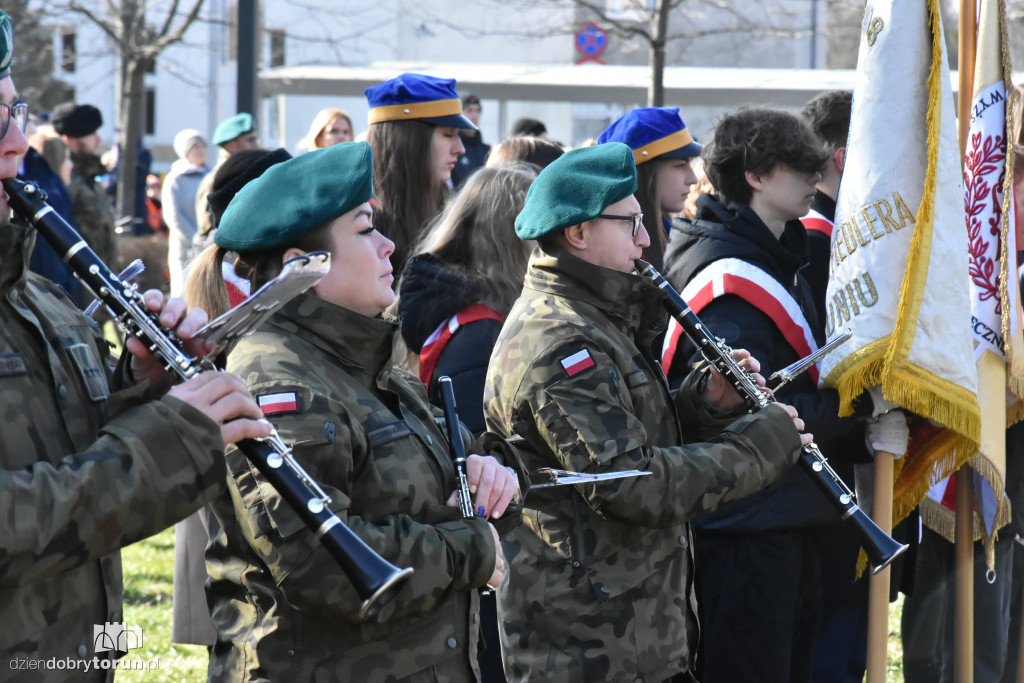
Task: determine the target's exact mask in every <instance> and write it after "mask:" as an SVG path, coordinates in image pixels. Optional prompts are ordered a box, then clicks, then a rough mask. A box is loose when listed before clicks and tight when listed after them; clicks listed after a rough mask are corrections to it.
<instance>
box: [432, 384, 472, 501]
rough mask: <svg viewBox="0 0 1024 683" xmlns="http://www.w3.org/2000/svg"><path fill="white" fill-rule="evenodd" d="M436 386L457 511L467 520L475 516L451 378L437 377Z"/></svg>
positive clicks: (464, 445) (464, 447)
mask: <svg viewBox="0 0 1024 683" xmlns="http://www.w3.org/2000/svg"><path fill="white" fill-rule="evenodd" d="M437 385H438V387H440V389H441V405H442V407H443V408H444V424H445V427H446V428H447V430H448V450H449V452H451V455H452V460H453V461H454V462H455V472H456V474H458V477H459V511H460V512H461V513H462V517H463V519H469V518H472V517H475V516H476V515H475V514H474V512H473V494H472V493H471V492H470V490H469V480H468V479H467V478H466V444H464V443H463V442H462V429H461V428H460V427H459V414H458V408H456V406H455V388H454V387H453V385H452V378H451V377H448V376H447V375H445V376H444V377H439V378H438V380H437Z"/></svg>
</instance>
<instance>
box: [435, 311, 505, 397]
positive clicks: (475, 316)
mask: <svg viewBox="0 0 1024 683" xmlns="http://www.w3.org/2000/svg"><path fill="white" fill-rule="evenodd" d="M477 320H497V321H499V322H502V321H504V320H505V318H503V317H502V316H501V314H500V313H498V312H497V311H496V310H494V309H493V308H491V307H489V306H484V305H483V304H473V305H472V306H470V307H469V308H465V309H463V310H461V311H459V312H458V313H456V314H455V315H453V316H452V317H450V318H448V320H446V321H444V322H443V323H441V324H440V325H438V326H437V329H436V330H434V331H433V333H431V335H430V336H429V337H427V341H425V342H423V348H421V349H420V381H421V382H423V383H424V384H430V378H431V377H433V376H434V368H436V367H437V361H438V360H440V359H441V352H442V351H444V347H445V346H446V345H447V344H448V342H449V341H450V340H451V338H452V335H453V334H455V332H456V331H457V330H458V329H459V328H460V327H462V326H463V325H468V324H469V323H471V322H476V321H477Z"/></svg>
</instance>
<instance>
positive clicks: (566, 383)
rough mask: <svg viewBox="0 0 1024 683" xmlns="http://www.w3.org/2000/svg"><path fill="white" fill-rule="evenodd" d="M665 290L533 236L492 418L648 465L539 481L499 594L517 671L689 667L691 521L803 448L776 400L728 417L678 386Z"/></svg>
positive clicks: (526, 677) (537, 447)
mask: <svg viewBox="0 0 1024 683" xmlns="http://www.w3.org/2000/svg"><path fill="white" fill-rule="evenodd" d="M660 296H661V294H660V291H659V290H658V289H657V287H655V286H654V285H653V284H652V283H651V282H649V281H647V280H645V279H644V278H642V277H640V276H638V275H632V274H628V275H627V274H623V273H618V272H615V271H611V270H608V269H605V268H600V267H597V266H594V265H591V264H588V263H586V262H584V261H582V260H580V259H578V258H576V257H574V256H572V255H570V254H568V253H566V252H564V251H561V250H552V253H550V254H548V253H545V252H544V251H543V249H537V250H535V251H534V253H533V256H532V257H531V259H530V265H529V269H528V271H527V275H526V282H525V286H524V289H523V293H522V295H521V296H520V298H519V300H518V301H517V302H516V304H515V306H514V307H513V308H512V311H511V312H510V313H509V317H508V319H507V321H506V323H505V326H504V329H503V330H502V333H501V336H500V337H499V339H498V342H497V345H496V346H495V350H494V353H493V355H492V356H491V363H490V367H489V370H488V379H487V389H486V391H485V401H486V413H487V422H488V428H489V429H490V430H492V431H495V432H497V433H499V434H501V435H503V436H508V435H510V434H518V435H520V436H522V437H523V438H524V439H525V440H526V442H527V443H528V446H529V454H528V457H530V458H531V460H530V462H529V463H528V464H529V466H530V469H533V468H535V467H556V468H563V469H568V470H576V471H585V472H607V471H614V470H622V469H640V470H645V471H649V472H651V473H652V475H651V476H645V477H638V478H632V479H621V480H615V481H612V482H609V483H606V484H602V485H599V486H594V485H581V486H577V487H575V489H571V488H566V487H556V488H548V489H534V490H532V491H531V492H530V493H529V494H528V496H527V498H526V502H525V507H526V509H525V510H524V513H523V515H524V522H525V523H524V524H523V525H522V526H521V527H519V528H518V529H517V530H516V531H514V532H513V533H512V535H511V540H510V541H507V542H505V543H504V546H505V554H506V556H507V557H509V559H510V562H511V566H512V573H511V577H510V579H509V581H508V583H507V585H506V586H505V587H504V589H503V591H502V593H501V596H500V598H501V618H502V619H503V621H504V624H503V630H502V639H503V640H502V646H503V648H502V649H503V654H504V657H505V660H506V661H505V670H506V673H508V674H510V678H514V679H515V680H522V681H547V680H552V681H554V680H557V681H570V680H571V681H598V680H600V681H662V680H664V679H667V678H669V677H671V676H673V675H674V674H676V673H679V672H683V671H686V670H687V669H688V668H689V667H690V665H691V663H692V662H691V654H692V653H693V652H694V646H695V644H696V638H697V627H696V619H695V616H694V614H695V611H694V604H693V596H692V590H691V585H690V582H691V580H692V576H691V574H692V569H691V565H692V561H691V549H690V529H689V525H688V524H687V520H689V519H692V518H693V517H695V516H697V515H700V514H701V513H704V512H706V511H708V510H713V509H714V508H715V507H717V506H718V505H720V504H722V503H724V502H727V501H729V500H734V499H736V498H740V497H742V496H744V495H747V494H750V493H752V492H754V491H756V490H758V489H759V488H761V487H763V486H765V485H767V484H768V483H769V482H771V481H772V480H773V479H775V478H776V477H778V476H779V475H781V474H782V473H783V472H785V471H786V470H787V469H789V467H790V466H791V465H792V464H793V463H794V462H795V461H796V458H797V456H798V454H799V448H800V441H799V435H798V434H797V431H796V430H795V429H794V428H793V424H792V421H791V420H790V419H789V417H788V415H786V413H785V412H784V411H783V410H782V409H781V408H777V407H775V408H772V409H770V411H771V412H770V413H769V412H768V411H762V412H760V413H758V414H756V415H753V416H749V415H747V416H743V417H740V418H739V419H736V420H735V421H732V419H731V417H732V416H725V415H720V414H718V411H717V410H716V409H714V408H713V407H712V406H709V405H707V404H705V403H704V402H703V401H702V400H701V399H700V397H699V396H700V392H699V388H700V384H701V382H702V381H703V377H697V375H699V374H700V373H693V378H692V379H690V381H689V382H688V383H687V384H685V385H683V386H682V387H681V388H680V391H679V393H678V395H676V396H675V397H673V396H672V395H670V393H669V389H668V384H667V382H666V380H665V377H664V374H663V373H662V371H661V368H660V366H659V365H658V363H657V361H656V360H655V357H654V355H653V354H652V351H651V342H652V341H653V339H654V337H655V336H657V335H658V334H659V333H660V332H662V331H663V330H664V328H665V323H666V316H665V315H664V314H663V312H662V309H661V307H660V299H659V297H660ZM701 440H705V441H706V442H704V443H694V442H695V441H701ZM684 444H686V445H684Z"/></svg>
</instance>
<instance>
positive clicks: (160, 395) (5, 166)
mask: <svg viewBox="0 0 1024 683" xmlns="http://www.w3.org/2000/svg"><path fill="white" fill-rule="evenodd" d="M11 55H12V30H11V19H10V17H9V16H7V15H6V14H4V13H3V12H0V179H5V180H6V179H8V178H14V177H15V176H16V175H17V172H18V161H19V159H20V157H21V156H22V155H24V154H25V152H26V150H27V148H28V143H27V142H26V141H25V136H24V131H23V127H24V125H25V121H26V118H27V114H28V111H27V106H26V105H25V103H24V102H21V101H20V100H19V98H18V94H17V91H16V89H15V87H14V81H13V80H12V78H11ZM9 213H10V211H9V208H8V204H7V199H6V197H5V196H3V195H0V422H2V424H3V429H2V430H0V520H4V541H3V551H2V552H0V623H3V625H4V627H3V629H0V660H2V661H0V671H3V675H2V676H0V677H2V678H3V679H4V680H5V681H33V682H34V683H35V682H39V681H43V682H46V681H54V682H56V681H66V680H75V681H109V680H112V679H113V676H114V668H115V666H116V660H115V658H116V656H117V651H116V649H111V648H107V647H96V644H95V642H94V640H93V638H94V626H96V625H100V626H103V625H106V624H107V623H114V622H122V621H123V616H122V613H121V593H122V587H121V562H120V556H119V553H118V549H119V548H121V547H122V546H125V545H128V544H129V543H133V542H135V541H138V540H141V539H143V538H146V537H147V536H150V535H152V534H154V533H156V532H157V531H160V530H161V529H163V528H165V527H168V526H170V525H172V524H174V523H175V522H176V521H178V520H180V519H183V518H185V517H187V516H188V515H189V514H190V513H192V512H193V511H195V510H197V509H198V508H199V507H200V506H202V505H203V504H204V503H205V502H206V501H208V500H210V499H211V498H212V497H213V496H214V495H215V494H216V493H218V492H219V491H221V490H223V489H224V488H225V487H226V476H225V467H224V450H223V449H224V445H225V444H226V443H232V442H234V441H237V440H240V439H242V438H248V437H260V436H266V435H267V434H269V433H270V431H271V428H270V425H269V424H267V423H265V422H263V421H261V420H260V418H261V417H262V413H261V412H260V409H259V407H258V406H257V405H256V403H255V402H254V401H253V400H252V398H251V396H250V395H249V393H248V391H247V390H246V388H245V384H244V383H243V382H242V381H241V380H239V379H238V378H237V377H235V376H233V375H229V374H227V373H203V374H201V375H199V376H197V377H196V378H194V379H192V380H189V381H188V382H185V383H183V384H179V385H177V386H174V387H173V388H170V387H169V385H170V376H169V375H168V374H167V373H165V372H164V371H163V369H162V368H161V367H160V365H159V363H158V362H157V361H156V359H155V358H154V357H153V356H152V354H150V353H148V352H147V351H146V349H145V348H144V347H143V345H142V344H141V343H140V342H139V340H137V339H131V340H129V343H128V348H129V350H130V351H131V352H132V353H133V354H134V359H133V361H132V363H131V368H130V369H129V368H127V367H124V368H122V369H123V372H121V373H119V377H120V379H122V380H125V381H123V382H120V383H116V382H115V383H113V384H114V386H113V387H112V386H111V384H112V382H110V381H108V380H110V378H111V372H110V369H109V367H108V365H107V360H108V358H107V356H108V348H109V347H108V345H107V343H106V341H105V340H104V339H103V337H102V336H101V335H100V333H99V331H98V329H97V328H96V326H95V325H93V324H92V321H91V320H90V319H89V318H87V317H85V316H84V315H83V314H82V313H81V312H80V311H78V310H77V309H76V308H75V306H74V305H73V304H72V302H71V300H70V299H68V298H67V296H66V295H64V294H63V292H62V291H61V290H60V289H59V288H58V287H57V286H56V285H54V284H53V283H51V282H49V281H47V280H45V279H43V278H41V277H39V276H37V275H36V274H34V273H30V272H29V271H28V257H29V254H31V252H32V245H33V243H34V241H35V239H36V232H35V230H34V229H32V228H31V227H26V226H24V225H14V224H11V223H10V222H9ZM65 250H66V249H65ZM58 251H64V250H58ZM146 305H147V306H148V307H149V308H150V309H151V310H153V311H155V312H158V313H159V317H160V321H161V323H162V324H163V325H165V326H166V327H167V328H168V329H174V330H175V331H176V332H177V334H178V336H179V337H180V338H182V339H184V340H186V346H187V348H189V349H190V350H191V352H192V353H197V352H200V351H203V350H207V349H205V348H204V345H203V343H202V342H201V341H199V340H195V339H192V336H193V334H194V333H195V332H196V330H198V329H199V327H200V326H201V325H202V324H203V323H204V322H205V320H206V314H205V313H204V312H202V311H201V310H198V309H197V310H194V311H192V312H190V313H188V314H187V315H186V314H185V307H184V302H183V301H181V300H180V299H177V300H175V299H172V300H170V301H168V302H167V305H166V306H164V301H163V296H162V295H161V294H160V293H159V292H155V291H154V292H147V293H146ZM125 365H127V364H125ZM132 377H134V380H138V383H137V384H136V383H134V380H133V379H132ZM133 384H134V385H133ZM121 386H123V387H124V388H123V389H121V390H119V391H118V390H117V389H118V388H120V387H121ZM112 389H114V392H113V393H111V390H112ZM168 389H170V390H169V391H168ZM234 418H242V419H234ZM101 645H102V643H101ZM46 662H51V663H52V662H59V663H60V664H61V666H60V668H53V667H52V666H51V667H47V666H46Z"/></svg>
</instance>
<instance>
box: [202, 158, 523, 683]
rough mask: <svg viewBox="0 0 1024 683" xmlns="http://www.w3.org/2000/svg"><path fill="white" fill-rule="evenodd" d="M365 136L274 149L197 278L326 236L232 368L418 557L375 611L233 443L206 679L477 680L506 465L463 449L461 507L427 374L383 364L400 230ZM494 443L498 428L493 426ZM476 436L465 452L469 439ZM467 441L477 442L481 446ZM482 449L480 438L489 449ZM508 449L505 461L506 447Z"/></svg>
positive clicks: (337, 506)
mask: <svg viewBox="0 0 1024 683" xmlns="http://www.w3.org/2000/svg"><path fill="white" fill-rule="evenodd" d="M372 178H373V172H372V163H371V153H370V147H369V145H368V144H367V143H365V142H360V143H343V144H339V145H334V146H332V147H327V148H325V149H321V150H315V151H312V152H308V153H306V154H303V155H302V156H300V157H296V158H294V159H290V160H288V161H285V162H283V163H280V164H277V165H275V166H272V167H271V168H270V169H268V170H267V171H266V172H265V173H263V175H261V176H260V177H259V178H257V179H255V180H253V181H252V182H250V183H249V184H248V185H246V186H245V187H244V188H242V189H241V190H240V191H239V192H238V194H237V195H236V196H235V198H234V199H232V200H231V203H230V204H229V205H228V208H227V210H226V211H225V213H224V215H223V218H222V220H221V222H220V225H219V227H218V229H217V231H216V233H215V242H216V245H215V246H212V247H210V248H209V249H211V250H214V252H211V253H212V255H213V256H214V258H210V257H209V256H210V255H211V253H206V254H203V255H200V256H199V258H198V259H197V261H196V268H197V270H196V271H195V273H194V277H198V278H201V281H203V282H206V283H209V284H208V286H209V287H211V288H220V290H221V293H222V295H223V291H222V290H223V286H224V285H223V282H224V281H223V278H222V277H221V266H220V261H221V259H222V258H223V255H224V253H225V252H226V251H227V250H230V251H235V252H237V253H238V254H239V261H238V263H236V265H235V269H236V272H237V273H239V274H242V273H245V274H248V275H249V277H250V282H251V285H252V288H253V290H254V291H255V289H256V288H257V287H259V286H260V285H261V284H262V283H263V280H264V279H265V278H267V277H270V276H271V275H273V273H274V272H276V271H279V270H280V269H281V266H282V263H283V260H285V259H288V258H292V257H295V256H301V255H302V254H304V253H307V252H309V251H314V250H328V251H330V252H331V254H332V256H331V269H330V272H329V273H328V274H327V275H326V276H325V277H324V279H323V280H321V281H320V283H319V284H318V285H316V286H315V287H314V290H315V293H314V292H309V293H306V294H303V295H300V296H299V297H297V298H296V299H294V300H293V301H291V302H289V303H288V304H286V305H285V306H284V307H283V308H282V309H281V310H280V311H279V312H278V313H277V314H275V315H274V317H273V318H271V319H270V321H269V322H268V323H267V324H266V325H265V326H264V327H263V328H261V329H260V330H257V331H256V332H255V333H253V334H252V335H251V336H250V337H248V338H246V339H244V340H242V341H241V342H239V343H238V345H237V346H236V347H235V348H234V349H233V350H232V351H231V352H230V354H229V357H228V367H229V368H230V369H232V370H233V371H235V372H238V373H241V374H242V375H243V376H245V377H246V378H247V380H248V383H249V387H250V389H251V391H252V392H253V394H254V395H255V396H256V398H257V401H258V403H259V404H260V405H261V406H262V407H263V411H264V414H266V415H267V416H268V418H269V419H271V420H272V421H273V422H274V424H275V425H276V426H277V428H278V431H279V432H280V434H281V437H282V438H283V439H284V440H285V442H287V443H289V444H291V445H292V446H293V448H294V452H295V456H296V458H297V459H298V461H299V462H300V463H301V464H302V466H303V467H304V468H305V469H306V470H307V471H308V472H309V473H310V475H311V476H312V477H313V478H314V479H316V480H317V482H318V483H319V484H320V485H321V486H322V487H323V488H324V490H325V491H326V492H327V494H328V495H329V496H330V498H331V503H330V506H331V508H332V509H333V510H334V511H335V512H336V513H337V514H338V516H339V517H341V518H342V519H343V520H345V521H346V523H347V524H348V525H349V527H351V529H352V530H353V531H354V532H355V533H356V534H358V535H359V536H360V537H361V538H362V539H363V540H364V541H365V542H366V543H367V544H368V545H369V546H370V547H371V548H373V549H374V550H375V551H376V552H378V553H379V554H380V555H382V556H383V557H384V558H385V559H387V560H388V561H390V562H391V563H393V564H395V565H397V566H399V567H412V568H413V569H414V570H415V572H414V574H413V575H412V576H411V578H409V579H408V580H407V581H406V582H405V583H404V584H402V587H401V588H400V589H399V590H398V591H397V593H396V594H395V596H394V598H393V599H392V600H391V601H390V602H388V603H387V604H386V605H385V606H384V607H383V609H382V611H381V613H380V615H379V616H378V617H377V619H376V620H374V621H372V622H369V623H367V622H363V621H362V620H361V619H360V617H359V611H360V603H361V601H362V599H363V598H365V597H366V596H362V597H361V596H359V595H358V594H357V593H356V591H355V589H354V588H353V586H352V585H351V584H350V582H349V581H348V580H347V579H346V577H345V575H344V574H343V573H342V571H341V569H340V568H339V566H338V564H337V563H336V562H335V560H334V558H333V557H332V556H331V555H330V554H329V553H328V552H327V550H326V549H325V548H324V547H323V546H322V545H321V544H320V543H319V542H318V541H317V539H316V537H315V535H314V534H313V532H312V531H310V530H309V529H308V528H306V527H305V525H304V524H303V523H302V521H301V520H300V518H299V517H298V516H297V515H296V514H295V512H294V511H293V510H292V509H290V508H288V507H287V506H285V505H283V504H282V501H281V498H280V496H279V495H278V494H277V493H276V492H275V491H274V490H273V489H271V488H270V487H268V486H267V483H266V481H265V480H264V479H263V478H262V476H261V475H259V474H258V473H255V472H253V471H252V469H251V468H250V467H248V465H247V464H246V463H245V461H244V459H243V458H242V456H241V455H240V454H238V453H229V455H228V467H229V470H230V474H231V477H230V491H229V494H228V495H223V496H221V497H220V498H218V499H217V500H216V501H215V502H214V503H213V504H212V505H211V508H212V516H211V518H210V538H211V543H210V546H209V547H208V549H207V555H206V557H207V569H208V571H209V573H210V577H211V578H210V583H209V584H208V588H207V591H208V596H209V600H210V605H211V610H212V614H213V620H214V623H215V624H216V625H217V630H218V637H217V643H216V644H215V645H214V648H213V652H212V655H211V664H210V678H211V680H216V681H222V680H223V681H241V680H245V681H314V680H317V681H320V680H322V681H360V682H372V681H472V680H476V679H477V678H478V675H479V674H478V671H477V663H476V650H477V637H478V636H477V633H478V630H479V620H478V608H477V603H478V598H477V589H478V588H481V587H483V586H485V585H487V584H488V583H489V584H491V585H493V586H497V585H498V584H500V583H501V581H502V580H503V578H504V575H503V573H502V569H503V565H504V559H503V558H502V555H501V550H500V544H499V543H498V541H497V531H496V528H501V527H502V526H503V525H504V526H508V525H511V524H514V523H516V522H517V521H518V519H519V515H518V512H517V511H516V510H511V509H509V508H508V506H509V503H510V500H511V499H512V496H513V495H514V493H515V490H516V486H517V483H518V482H517V478H516V476H515V474H513V473H511V472H509V471H508V470H507V469H506V468H505V466H504V464H505V463H503V462H500V461H499V460H498V459H496V458H494V457H481V456H478V455H471V456H469V458H468V460H469V462H468V480H469V484H470V485H471V487H473V488H475V493H476V498H475V505H474V508H475V509H477V512H478V514H479V515H480V516H477V517H472V518H468V519H463V518H462V517H461V515H460V513H459V510H458V508H457V507H454V498H453V497H452V494H453V491H454V490H455V488H456V485H457V480H456V475H455V467H454V464H453V462H452V459H451V456H450V455H449V453H448V450H447V444H446V440H445V436H444V433H443V431H442V430H441V429H440V428H439V426H438V424H437V423H436V422H435V419H434V417H435V416H434V413H433V411H432V409H431V406H430V405H429V403H428V402H427V398H426V391H425V389H424V387H423V384H422V383H421V382H420V381H419V380H418V379H417V378H415V377H414V376H412V375H410V374H407V373H405V372H402V371H400V370H398V369H397V368H395V367H394V365H393V359H392V344H393V342H394V338H395V335H396V333H397V332H398V324H397V321H396V320H394V319H392V318H388V317H382V315H381V312H382V311H383V310H384V308H385V307H386V306H388V305H389V304H390V303H391V302H392V301H393V300H394V291H393V290H392V289H391V283H392V280H393V277H392V275H391V264H390V261H389V256H390V255H391V253H392V251H393V249H394V245H393V243H392V242H391V241H390V240H388V239H387V238H386V237H384V236H383V235H381V234H380V233H379V232H377V231H376V230H375V229H374V228H373V225H372V224H371V222H370V215H371V213H370V211H371V209H370V205H369V203H368V202H369V200H370V197H371V196H372ZM490 441H494V442H497V443H496V445H497V446H500V445H501V444H502V443H503V442H501V440H500V439H493V437H492V438H491V439H490ZM470 452H473V451H470ZM476 452H481V450H477V451H476ZM483 452H486V451H483ZM510 457H512V454H511V453H506V458H505V459H506V462H508V464H512V463H513V462H517V461H515V459H514V458H512V460H509V458H510Z"/></svg>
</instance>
